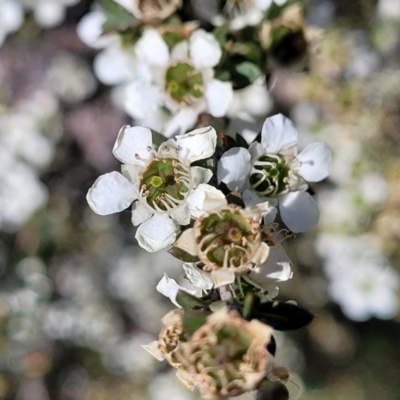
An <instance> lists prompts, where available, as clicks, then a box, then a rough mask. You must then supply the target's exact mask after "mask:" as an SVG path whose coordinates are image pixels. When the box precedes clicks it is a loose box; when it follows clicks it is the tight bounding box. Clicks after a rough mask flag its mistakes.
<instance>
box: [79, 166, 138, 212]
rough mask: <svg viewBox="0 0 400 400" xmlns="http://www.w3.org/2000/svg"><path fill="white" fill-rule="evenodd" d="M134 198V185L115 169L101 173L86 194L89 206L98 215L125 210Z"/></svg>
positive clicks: (135, 194)
mask: <svg viewBox="0 0 400 400" xmlns="http://www.w3.org/2000/svg"><path fill="white" fill-rule="evenodd" d="M136 198H137V193H136V188H135V186H134V185H133V184H132V183H131V182H129V181H128V179H126V178H125V177H124V176H123V175H121V174H120V173H119V172H116V171H114V172H110V173H108V174H105V175H101V176H100V177H99V178H98V179H97V180H96V182H95V183H94V184H93V186H92V187H91V188H90V189H89V191H88V193H87V196H86V199H87V201H88V203H89V206H90V208H91V209H92V210H93V211H94V212H95V213H97V214H100V215H108V214H114V213H116V212H120V211H122V210H125V209H126V208H128V207H129V206H130V205H131V203H132V202H133V201H134V200H136Z"/></svg>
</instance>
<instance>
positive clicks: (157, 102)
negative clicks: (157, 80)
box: [124, 81, 163, 119]
mask: <svg viewBox="0 0 400 400" xmlns="http://www.w3.org/2000/svg"><path fill="white" fill-rule="evenodd" d="M162 102H163V93H162V91H161V89H160V88H159V87H158V86H155V85H152V84H151V83H148V82H142V81H135V82H132V83H130V84H129V85H128V86H127V87H126V88H125V99H124V108H125V111H126V112H127V113H128V114H129V115H130V116H131V117H133V118H136V119H141V118H148V117H151V116H152V115H153V114H155V113H157V112H158V109H159V107H160V106H161V105H162Z"/></svg>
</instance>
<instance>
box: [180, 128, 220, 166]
mask: <svg viewBox="0 0 400 400" xmlns="http://www.w3.org/2000/svg"><path fill="white" fill-rule="evenodd" d="M176 142H177V143H178V146H179V152H180V155H181V157H182V158H183V159H185V160H188V162H189V163H192V162H194V161H197V160H203V159H204V158H208V157H211V156H212V155H213V154H214V152H215V146H216V145H217V133H216V132H215V129H214V128H213V127H212V126H206V127H205V128H199V129H195V130H194V131H192V132H189V133H187V134H186V135H180V136H177V137H176Z"/></svg>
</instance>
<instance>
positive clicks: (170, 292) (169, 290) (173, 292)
mask: <svg viewBox="0 0 400 400" xmlns="http://www.w3.org/2000/svg"><path fill="white" fill-rule="evenodd" d="M157 291H158V292H160V293H161V294H163V295H164V296H166V297H168V298H169V299H170V300H171V301H172V303H174V304H175V305H176V306H177V307H178V308H182V307H181V306H180V305H179V304H178V303H177V301H176V296H177V294H178V292H179V291H182V292H186V293H189V294H191V295H195V293H196V290H195V289H194V290H189V289H186V288H184V287H183V286H180V285H178V284H177V283H176V281H175V279H171V278H169V277H168V275H166V274H164V276H163V277H162V278H161V280H160V282H158V285H157Z"/></svg>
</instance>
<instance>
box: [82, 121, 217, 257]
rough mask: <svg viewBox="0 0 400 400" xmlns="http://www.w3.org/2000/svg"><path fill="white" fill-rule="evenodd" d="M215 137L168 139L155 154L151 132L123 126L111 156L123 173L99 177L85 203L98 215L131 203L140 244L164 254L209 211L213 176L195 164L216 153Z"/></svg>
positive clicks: (208, 131)
mask: <svg viewBox="0 0 400 400" xmlns="http://www.w3.org/2000/svg"><path fill="white" fill-rule="evenodd" d="M216 138H217V135H216V132H215V130H214V128H212V127H206V128H200V129H197V130H194V131H192V132H189V133H187V134H186V135H181V136H177V137H176V139H169V140H167V141H166V142H164V143H163V144H161V145H160V146H159V148H158V149H157V150H156V149H155V146H154V145H153V144H152V132H151V130H150V129H148V128H145V127H139V126H136V127H130V126H124V127H123V128H122V129H121V130H120V132H119V134H118V137H117V140H116V142H115V145H114V149H113V154H114V156H115V157H116V158H118V159H119V160H120V161H121V162H122V163H123V165H122V167H121V171H122V173H119V172H116V171H114V172H111V173H108V174H104V175H102V176H100V177H99V178H98V179H97V180H96V182H95V183H94V184H93V186H92V187H91V188H90V189H89V192H88V194H87V200H88V203H89V205H90V207H91V208H92V210H93V211H94V212H96V213H97V214H100V215H107V214H113V213H116V212H119V211H122V210H124V209H126V208H128V207H129V206H130V205H131V204H132V202H133V206H132V223H133V225H135V226H137V225H140V226H139V228H138V229H137V232H136V239H137V240H138V242H139V244H140V246H141V247H143V248H144V249H145V250H147V251H151V252H152V251H157V250H160V249H162V248H164V247H166V246H168V245H170V244H172V243H173V242H174V241H175V238H176V234H177V232H178V231H179V225H187V224H189V222H190V218H191V217H192V216H197V215H198V212H199V210H202V209H203V208H207V205H206V203H207V198H208V193H209V192H211V193H212V191H213V190H215V189H214V188H212V187H211V186H209V185H206V184H205V183H206V182H208V181H209V180H210V178H211V176H212V172H211V171H210V170H209V169H207V168H203V167H200V166H191V164H192V163H193V162H194V161H197V160H201V159H205V158H208V157H210V156H212V155H213V154H214V151H215V146H216Z"/></svg>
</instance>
